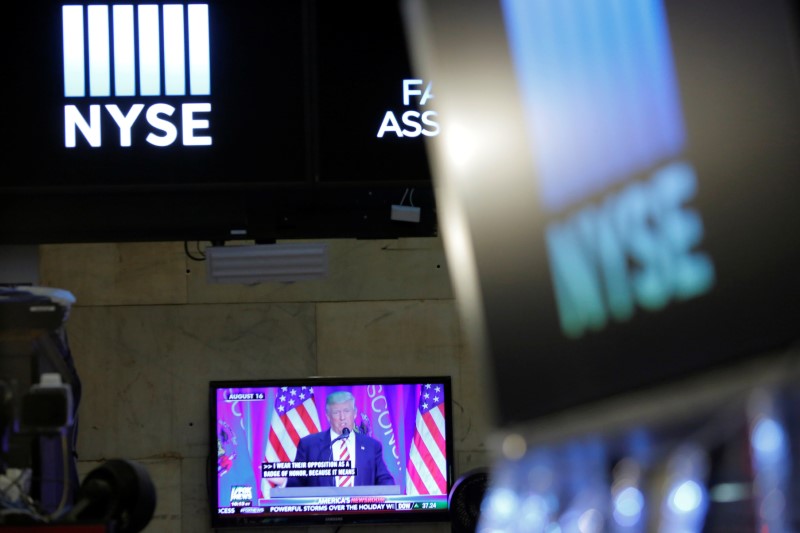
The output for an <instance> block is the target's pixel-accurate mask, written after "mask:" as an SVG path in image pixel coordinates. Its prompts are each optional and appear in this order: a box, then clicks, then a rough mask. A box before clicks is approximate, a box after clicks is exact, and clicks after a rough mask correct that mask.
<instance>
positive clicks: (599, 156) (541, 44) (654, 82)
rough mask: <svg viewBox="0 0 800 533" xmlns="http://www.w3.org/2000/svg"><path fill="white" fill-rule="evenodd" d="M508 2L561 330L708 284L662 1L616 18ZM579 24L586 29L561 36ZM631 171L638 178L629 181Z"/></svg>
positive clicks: (582, 327) (580, 328) (599, 322)
mask: <svg viewBox="0 0 800 533" xmlns="http://www.w3.org/2000/svg"><path fill="white" fill-rule="evenodd" d="M503 7H504V14H505V18H506V24H507V25H508V26H509V28H510V29H511V31H509V35H510V44H511V50H512V56H513V58H514V62H515V68H516V70H517V74H518V79H519V80H520V83H521V84H522V85H523V90H522V94H523V99H524V100H525V102H524V104H525V110H526V115H527V117H526V123H527V124H528V127H529V130H530V132H529V133H530V138H531V143H532V152H533V153H535V154H536V155H535V158H536V161H535V164H536V173H537V177H538V179H539V185H540V191H541V198H542V203H543V207H544V208H545V210H546V211H547V212H548V213H550V214H551V218H550V222H549V223H548V225H547V227H546V229H545V233H546V243H547V251H548V255H549V262H550V270H551V274H552V277H553V280H552V281H553V287H554V291H555V297H556V302H557V306H558V314H559V320H560V324H561V329H562V332H563V333H564V335H566V336H567V337H570V338H577V337H580V336H581V335H583V334H584V333H585V332H587V331H588V330H600V329H602V328H604V327H605V326H606V325H607V324H608V322H609V321H610V320H616V321H626V320H628V319H630V318H631V317H632V316H633V315H634V314H635V313H636V311H637V309H644V310H648V311H657V310H660V309H663V308H664V307H666V306H667V305H668V304H670V303H671V302H676V301H681V300H687V299H691V298H696V297H698V296H701V295H703V294H704V293H706V292H708V291H709V290H710V289H711V287H712V286H713V285H714V282H715V272H714V265H713V262H712V259H711V258H710V257H709V255H708V254H706V253H705V252H704V251H703V222H702V218H701V216H700V213H698V212H696V211H694V210H693V209H691V208H690V207H689V205H688V204H689V203H690V202H691V201H692V200H693V198H694V197H695V195H696V192H697V184H698V180H697V176H696V173H695V171H694V168H693V166H692V164H691V162H689V161H686V160H684V157H683V154H684V152H685V148H686V135H685V129H684V124H683V116H682V110H681V104H680V97H679V94H678V88H677V82H676V76H675V69H674V65H673V61H672V56H671V48H670V39H669V35H668V29H667V24H666V17H665V14H664V11H663V6H662V5H661V1H660V0H643V1H642V2H641V3H640V2H631V3H624V4H620V5H619V6H618V7H619V9H618V12H616V13H615V14H614V15H613V16H600V14H598V13H593V12H592V11H591V10H588V11H587V10H577V9H575V10H568V11H566V12H560V13H558V14H557V15H558V16H556V13H554V12H553V11H555V10H558V9H559V8H558V6H556V5H555V4H547V3H541V2H540V3H533V4H531V3H529V2H526V0H504V2H503ZM569 19H574V20H569ZM588 19H591V20H588ZM556 21H558V23H560V24H563V25H564V26H565V28H561V30H564V31H559V28H557V27H554V25H556V24H557V22H556ZM576 28H577V29H579V30H580V32H581V37H580V38H579V37H575V38H573V39H571V40H570V39H565V38H564V37H563V36H564V35H568V34H570V32H569V31H567V30H569V29H571V30H575V29H576ZM571 33H572V34H573V36H574V32H571ZM631 177H636V178H639V179H637V180H634V181H631V182H630V183H628V184H627V185H624V182H625V181H627V180H630V179H631ZM612 187H613V188H614V189H615V190H614V191H613V192H611V193H608V192H606V193H605V196H602V194H603V193H604V191H608V190H609V189H610V188H612ZM598 196H599V199H597V198H598ZM590 197H591V198H593V200H592V201H590V202H589V203H586V202H587V199H588V198H590Z"/></svg>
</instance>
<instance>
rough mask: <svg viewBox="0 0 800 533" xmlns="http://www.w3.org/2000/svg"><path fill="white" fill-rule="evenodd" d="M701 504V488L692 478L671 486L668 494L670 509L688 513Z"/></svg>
mask: <svg viewBox="0 0 800 533" xmlns="http://www.w3.org/2000/svg"><path fill="white" fill-rule="evenodd" d="M702 504H703V489H702V487H700V485H699V484H698V483H697V482H696V481H694V480H691V479H689V480H686V481H684V482H683V483H681V484H680V485H678V486H677V487H675V488H673V489H672V491H671V492H670V495H669V506H670V509H672V510H673V512H675V513H681V514H689V513H691V512H693V511H696V510H698V509H699V508H700V506H701V505H702Z"/></svg>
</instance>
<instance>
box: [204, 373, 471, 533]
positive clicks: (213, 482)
mask: <svg viewBox="0 0 800 533" xmlns="http://www.w3.org/2000/svg"><path fill="white" fill-rule="evenodd" d="M424 383H437V384H439V383H441V384H442V385H443V387H444V392H445V401H444V405H445V412H446V413H447V416H445V440H446V461H447V462H446V470H447V492H448V495H449V492H450V490H451V489H452V487H453V484H454V483H455V474H454V467H455V456H454V453H453V438H454V437H453V436H454V433H453V416H452V413H453V405H454V402H453V400H452V391H453V386H452V377H451V376H446V375H423V376H373V377H350V376H341V377H329V376H326V377H322V376H312V377H306V378H285V379H280V378H268V379H238V380H212V381H210V382H209V388H208V393H209V445H208V461H207V464H208V468H207V472H206V475H207V487H208V505H209V515H210V519H211V526H212V527H213V528H215V529H217V528H248V527H286V526H314V525H318V526H319V525H323V526H324V525H328V526H341V525H351V524H395V525H396V524H403V523H424V522H446V521H449V520H450V509H449V507H448V508H445V509H437V510H408V511H395V512H392V513H389V512H369V511H363V512H352V513H342V514H335V513H331V512H324V513H316V514H303V515H300V514H281V515H270V516H264V515H252V516H245V515H241V514H236V515H221V514H219V513H218V512H217V507H218V506H217V502H218V498H219V478H218V476H217V473H216V459H215V458H216V456H217V434H216V426H217V424H216V420H217V401H216V391H217V390H219V389H225V388H256V387H286V386H289V387H290V386H312V387H319V386H354V387H355V386H366V385H418V384H424ZM412 431H413V429H412Z"/></svg>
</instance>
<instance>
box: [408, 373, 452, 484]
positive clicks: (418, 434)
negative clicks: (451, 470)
mask: <svg viewBox="0 0 800 533" xmlns="http://www.w3.org/2000/svg"><path fill="white" fill-rule="evenodd" d="M443 401H444V391H443V390H442V387H441V385H436V384H427V385H425V386H423V387H421V388H420V397H419V404H418V405H419V410H418V411H417V416H416V420H415V431H414V437H413V439H412V443H411V450H410V451H409V458H408V462H407V466H406V493H407V494H410V495H418V494H447V442H446V435H445V418H444V409H445V407H444V404H443Z"/></svg>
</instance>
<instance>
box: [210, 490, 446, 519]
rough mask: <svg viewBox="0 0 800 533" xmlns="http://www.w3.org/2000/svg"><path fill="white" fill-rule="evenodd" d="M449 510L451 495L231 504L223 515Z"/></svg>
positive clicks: (309, 499) (299, 499)
mask: <svg viewBox="0 0 800 533" xmlns="http://www.w3.org/2000/svg"><path fill="white" fill-rule="evenodd" d="M440 509H447V495H446V494H443V495H435V496H320V497H311V498H309V497H305V498H274V499H259V500H258V505H253V504H252V501H243V500H240V501H233V500H232V501H231V507H220V508H219V509H218V512H219V514H267V513H326V512H340V513H346V512H365V511H367V512H376V511H429V510H440Z"/></svg>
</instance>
